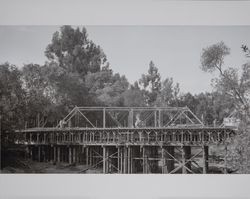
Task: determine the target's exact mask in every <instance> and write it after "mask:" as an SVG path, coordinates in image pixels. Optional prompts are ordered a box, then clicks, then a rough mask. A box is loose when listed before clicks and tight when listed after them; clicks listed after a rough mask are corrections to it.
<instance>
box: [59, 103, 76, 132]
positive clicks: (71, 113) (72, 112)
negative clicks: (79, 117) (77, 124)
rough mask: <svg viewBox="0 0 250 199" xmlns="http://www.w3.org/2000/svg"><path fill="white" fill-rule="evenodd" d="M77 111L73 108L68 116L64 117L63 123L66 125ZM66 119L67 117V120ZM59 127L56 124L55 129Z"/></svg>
mask: <svg viewBox="0 0 250 199" xmlns="http://www.w3.org/2000/svg"><path fill="white" fill-rule="evenodd" d="M77 109H78V108H77V107H74V108H73V109H72V110H71V111H70V112H69V114H68V115H66V117H64V118H63V121H64V122H65V123H67V122H68V121H69V120H70V119H71V118H72V117H74V116H75V115H76V110H77ZM68 117H69V118H68ZM59 126H60V123H59V124H57V126H56V128H58V127H59Z"/></svg>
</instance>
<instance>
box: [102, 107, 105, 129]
mask: <svg viewBox="0 0 250 199" xmlns="http://www.w3.org/2000/svg"><path fill="white" fill-rule="evenodd" d="M102 114H103V121H102V124H103V128H106V109H105V108H103V113H102Z"/></svg>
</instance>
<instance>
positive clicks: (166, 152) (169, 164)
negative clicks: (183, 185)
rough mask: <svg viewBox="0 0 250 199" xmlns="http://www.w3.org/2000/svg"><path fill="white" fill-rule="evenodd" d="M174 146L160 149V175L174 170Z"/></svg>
mask: <svg viewBox="0 0 250 199" xmlns="http://www.w3.org/2000/svg"><path fill="white" fill-rule="evenodd" d="M174 148H175V147H174V146H165V147H162V158H163V164H162V173H170V172H171V171H172V170H174V162H175V160H174Z"/></svg>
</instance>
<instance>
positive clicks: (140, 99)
mask: <svg viewBox="0 0 250 199" xmlns="http://www.w3.org/2000/svg"><path fill="white" fill-rule="evenodd" d="M143 94H144V93H143V91H142V90H141V89H140V88H139V85H138V82H135V83H134V85H131V86H130V88H129V89H128V90H126V91H125V92H124V93H123V100H124V106H128V107H140V106H145V105H146V104H145V101H146V100H145V98H144V95H143Z"/></svg>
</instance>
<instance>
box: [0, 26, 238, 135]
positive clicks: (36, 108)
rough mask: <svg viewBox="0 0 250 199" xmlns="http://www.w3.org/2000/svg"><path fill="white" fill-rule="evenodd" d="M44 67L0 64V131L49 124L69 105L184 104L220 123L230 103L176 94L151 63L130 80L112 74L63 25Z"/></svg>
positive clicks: (97, 52) (97, 53)
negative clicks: (136, 79) (135, 77)
mask: <svg viewBox="0 0 250 199" xmlns="http://www.w3.org/2000/svg"><path fill="white" fill-rule="evenodd" d="M45 56H46V58H47V61H46V62H45V64H44V65H38V64H33V63H31V64H27V65H24V66H22V67H20V66H19V67H17V66H14V65H11V64H9V63H4V64H1V65H0V88H1V90H0V92H1V93H0V96H1V98H0V116H1V129H2V132H5V131H13V130H14V129H19V128H26V127H37V126H40V127H43V126H44V127H51V126H55V125H56V124H57V123H58V120H60V119H62V118H63V117H64V116H65V115H66V114H67V113H68V112H69V111H70V110H71V109H72V108H73V107H74V106H177V107H180V106H188V107H189V108H190V109H191V110H192V111H193V112H194V113H195V114H196V115H197V116H198V117H200V118H202V120H203V121H204V123H205V124H207V125H212V124H214V123H215V122H216V123H217V124H218V123H221V122H222V119H223V117H224V116H226V115H228V114H229V113H230V111H232V110H233V108H234V103H233V101H232V100H230V99H225V96H224V95H223V94H221V93H220V92H213V93H201V94H199V95H192V94H191V93H180V88H179V84H178V83H174V81H173V78H166V79H162V78H161V75H160V72H159V71H158V68H157V67H156V66H155V64H154V63H153V62H152V61H151V62H150V63H149V66H148V71H145V72H146V74H142V76H141V78H140V79H139V80H138V81H136V82H135V83H134V84H132V85H131V84H129V82H128V81H127V79H126V77H125V76H121V75H119V73H114V72H113V71H112V69H111V67H110V64H109V62H108V60H107V57H106V55H105V53H104V52H103V50H102V48H101V47H100V46H98V45H96V44H95V43H94V42H93V41H91V40H90V39H89V37H88V34H87V30H86V29H85V28H82V29H80V28H75V29H74V28H72V27H71V26H63V27H61V28H60V31H57V32H55V33H54V34H53V36H52V40H51V43H49V44H48V45H47V48H46V49H45Z"/></svg>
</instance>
